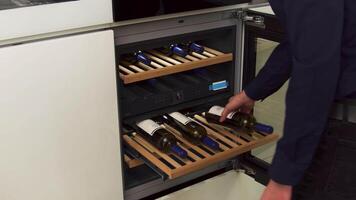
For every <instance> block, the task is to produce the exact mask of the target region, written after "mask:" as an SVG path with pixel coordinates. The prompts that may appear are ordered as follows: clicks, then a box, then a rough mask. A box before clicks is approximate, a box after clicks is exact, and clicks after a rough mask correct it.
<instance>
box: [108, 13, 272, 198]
mask: <svg viewBox="0 0 356 200" xmlns="http://www.w3.org/2000/svg"><path fill="white" fill-rule="evenodd" d="M254 14H255V15H256V13H254ZM247 15H248V13H247V12H246V11H242V10H240V9H232V10H227V11H226V10H225V11H222V12H214V13H208V14H199V15H192V16H184V17H178V18H171V19H163V20H157V21H150V22H142V23H135V24H127V25H124V26H121V27H119V28H117V29H116V30H114V31H115V44H116V58H117V61H116V63H117V69H116V71H117V88H118V99H119V116H120V127H121V133H120V135H121V143H122V145H121V146H122V152H123V155H122V160H123V163H124V164H123V166H124V167H123V174H124V178H123V179H124V180H123V181H124V187H125V188H124V189H125V199H130V200H131V199H132V200H133V199H142V198H146V199H153V198H156V197H159V196H162V195H164V194H165V193H170V192H172V191H175V190H178V189H180V188H184V187H186V186H189V185H191V184H194V183H196V182H199V181H201V180H204V179H207V178H209V177H213V176H215V175H217V174H221V173H224V172H226V171H229V170H239V169H244V170H245V171H248V172H251V168H252V169H254V170H252V171H253V173H249V175H251V176H253V177H254V178H255V179H256V181H259V182H261V183H266V181H267V174H266V168H267V166H268V164H267V163H266V162H264V161H261V160H259V159H258V158H256V157H254V156H252V155H251V153H250V152H251V151H252V150H253V149H255V148H257V147H260V146H263V145H265V144H269V143H271V142H274V141H276V140H277V139H278V135H277V133H274V132H272V131H271V130H272V129H271V128H270V129H263V130H269V131H259V129H258V128H256V127H257V126H255V128H252V130H246V129H243V128H241V127H240V128H239V127H238V126H236V128H233V127H227V126H224V125H223V124H219V123H218V122H217V123H213V122H211V121H209V119H208V118H207V114H208V112H209V110H210V108H211V107H213V106H224V105H225V104H226V103H227V102H228V99H229V98H230V97H231V96H232V95H234V94H235V93H237V92H239V91H241V89H242V88H243V86H244V83H246V82H248V80H250V78H252V76H251V73H254V71H255V70H247V69H244V67H243V66H244V62H243V59H244V53H243V51H244V34H245V25H246V22H248V23H249V24H250V26H253V27H255V28H257V29H259V28H260V29H263V23H262V22H263V20H262V21H261V18H262V17H260V16H252V18H251V17H247ZM251 19H253V20H251ZM172 113H173V114H172ZM257 122H259V123H262V124H263V123H266V122H265V121H260V120H259V119H258V118H257ZM189 123H192V124H191V125H189ZM188 125H189V126H190V128H191V129H189V128H187V127H185V126H188ZM192 127H193V128H192ZM194 127H201V128H198V129H196V130H200V132H199V131H196V132H194V130H195V129H194ZM201 132H204V134H203V135H199V134H201ZM187 134H188V135H189V134H190V137H188V136H187ZM194 134H196V135H195V136H194ZM193 137H196V138H199V137H200V139H196V140H194V138H193ZM192 138H193V139H192ZM246 169H250V170H246Z"/></svg>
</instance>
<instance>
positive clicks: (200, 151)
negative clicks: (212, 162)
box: [164, 124, 211, 160]
mask: <svg viewBox="0 0 356 200" xmlns="http://www.w3.org/2000/svg"><path fill="white" fill-rule="evenodd" d="M164 126H165V127H166V128H167V130H169V131H170V132H171V133H173V134H174V135H175V136H176V137H177V138H178V139H179V140H181V141H183V142H184V144H186V145H187V146H188V147H190V148H192V149H194V150H195V151H196V152H198V153H199V154H201V155H202V156H204V157H210V156H211V155H210V154H209V153H207V152H205V151H204V150H203V149H201V148H199V147H198V146H196V145H194V144H192V143H190V142H189V141H188V140H186V139H185V138H183V137H182V136H181V135H180V133H179V132H178V131H177V130H176V129H174V128H173V127H171V126H169V125H168V124H165V125H164ZM200 159H201V158H200V157H199V156H196V157H195V158H194V160H200Z"/></svg>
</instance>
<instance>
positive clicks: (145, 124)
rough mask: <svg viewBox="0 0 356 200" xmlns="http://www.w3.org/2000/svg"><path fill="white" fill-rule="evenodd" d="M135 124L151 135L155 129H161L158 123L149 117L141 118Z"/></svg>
mask: <svg viewBox="0 0 356 200" xmlns="http://www.w3.org/2000/svg"><path fill="white" fill-rule="evenodd" d="M136 125H137V126H138V127H140V128H141V129H142V130H144V131H145V132H146V133H148V134H149V135H151V136H153V135H154V134H155V132H156V131H157V130H159V129H162V127H161V126H160V125H159V124H157V123H156V122H154V121H153V120H151V119H146V120H143V121H141V122H139V123H137V124H136Z"/></svg>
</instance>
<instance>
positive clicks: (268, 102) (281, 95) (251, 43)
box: [243, 7, 288, 162]
mask: <svg viewBox="0 0 356 200" xmlns="http://www.w3.org/2000/svg"><path fill="white" fill-rule="evenodd" d="M248 15H254V16H262V17H264V24H265V27H261V26H253V25H247V26H246V28H245V59H244V60H245V62H244V77H243V80H244V83H243V85H244V86H246V85H248V84H249V82H251V81H252V80H253V79H254V77H255V76H256V75H257V74H258V72H259V71H260V70H261V69H262V67H263V66H264V64H265V63H266V61H267V59H268V58H269V56H270V55H271V53H272V52H273V50H274V49H275V48H276V47H277V45H278V44H279V43H280V42H281V40H282V39H283V37H284V31H283V29H282V27H281V26H280V24H279V22H278V20H277V18H276V17H275V16H274V14H273V11H272V10H271V9H270V7H261V8H256V9H253V11H249V12H248ZM287 87H288V82H287V83H286V84H284V86H283V87H282V88H281V89H280V90H278V91H277V92H276V93H274V94H273V95H271V96H270V97H268V98H266V99H265V100H264V101H263V102H257V103H256V106H255V109H254V115H255V116H256V118H257V120H258V121H259V122H261V123H265V124H269V125H272V126H273V127H274V129H275V132H276V133H283V124H284V112H285V103H284V102H285V95H286V91H287ZM274 150H275V143H272V144H268V145H265V146H263V147H260V148H257V149H256V150H254V151H253V154H254V155H255V156H257V157H258V158H260V159H262V160H264V161H267V162H271V161H272V158H273V155H274Z"/></svg>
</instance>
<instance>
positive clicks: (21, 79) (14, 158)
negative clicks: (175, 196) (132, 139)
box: [0, 31, 123, 200]
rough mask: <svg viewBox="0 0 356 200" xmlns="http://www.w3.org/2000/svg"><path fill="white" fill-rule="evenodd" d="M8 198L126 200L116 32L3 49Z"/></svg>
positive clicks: (1, 144)
mask: <svg viewBox="0 0 356 200" xmlns="http://www.w3.org/2000/svg"><path fill="white" fill-rule="evenodd" d="M0 72H1V73H0V92H1V95H0V158H1V159H0V177H1V178H0V199H1V200H23V199H26V200H49V199H50V200H102V199H105V200H119V199H122V196H123V195H122V190H123V189H122V177H121V156H120V155H121V154H120V139H119V127H118V108H117V91H116V77H115V53H114V41H113V32H112V31H103V32H97V33H90V34H85V35H78V36H72V37H66V38H59V39H53V40H48V41H41V42H35V43H29V44H23V45H17V46H11V47H6V48H1V49H0Z"/></svg>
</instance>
